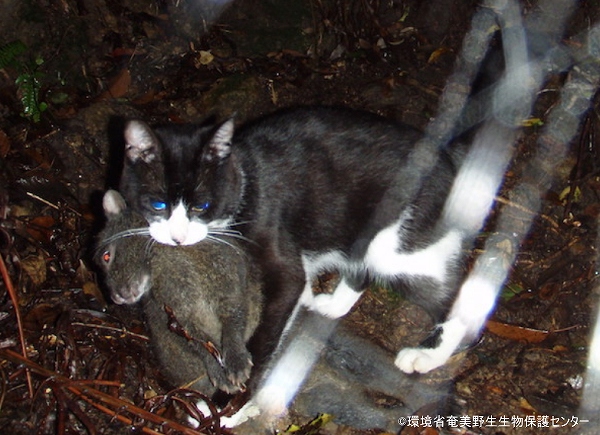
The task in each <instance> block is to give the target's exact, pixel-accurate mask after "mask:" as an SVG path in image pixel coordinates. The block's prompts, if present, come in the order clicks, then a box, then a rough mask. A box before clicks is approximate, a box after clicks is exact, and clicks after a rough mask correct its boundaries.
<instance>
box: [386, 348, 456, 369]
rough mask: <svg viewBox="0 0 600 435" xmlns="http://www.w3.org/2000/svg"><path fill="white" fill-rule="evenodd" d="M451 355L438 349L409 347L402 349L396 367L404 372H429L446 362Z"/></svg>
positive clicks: (395, 362)
mask: <svg viewBox="0 0 600 435" xmlns="http://www.w3.org/2000/svg"><path fill="white" fill-rule="evenodd" d="M448 358H449V355H446V354H445V352H442V351H440V349H439V348H437V349H423V348H419V347H409V348H406V349H402V350H401V351H400V352H399V353H398V356H397V357H396V361H394V364H396V367H398V368H399V369H400V370H402V371H403V372H404V373H415V372H416V373H427V372H430V371H431V370H433V369H435V368H438V367H440V366H442V365H444V364H445V363H446V361H447V360H448Z"/></svg>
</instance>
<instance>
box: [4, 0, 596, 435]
mask: <svg viewBox="0 0 600 435" xmlns="http://www.w3.org/2000/svg"><path fill="white" fill-rule="evenodd" d="M209 3H210V2H209V1H208V0H205V1H203V2H198V3H194V2H186V1H183V0H181V1H175V0H154V1H141V0H127V1H123V2H121V1H115V0H77V1H75V0H72V1H71V0H56V1H47V0H25V1H16V0H9V1H5V2H3V4H2V6H1V8H2V16H1V17H0V26H1V28H2V31H1V33H0V35H1V38H0V72H1V74H0V114H1V115H2V117H1V118H0V216H1V218H2V220H1V221H0V252H1V254H2V259H3V264H4V265H5V269H6V273H3V280H1V281H0V374H1V375H2V379H1V381H0V432H1V433H12V434H32V433H38V434H74V433H77V434H79V433H89V434H94V433H104V434H112V433H115V434H122V433H186V432H185V431H186V429H184V428H182V427H179V426H176V424H177V422H179V424H182V422H184V421H185V420H182V419H181V409H182V407H184V406H183V405H181V403H185V402H186V401H189V400H191V399H190V398H191V397H196V396H195V395H194V394H195V393H191V392H189V391H184V390H181V391H177V390H176V391H175V392H169V390H168V389H167V387H166V384H165V382H164V379H163V377H162V375H161V373H160V367H158V365H157V364H156V362H155V361H154V360H153V358H152V356H151V353H150V349H149V344H148V337H147V333H146V332H145V329H144V324H143V321H142V318H141V316H140V313H139V310H138V309H137V308H136V307H124V306H115V305H114V304H112V303H110V301H108V300H107V299H106V297H105V296H104V295H103V292H102V289H101V288H100V286H99V285H98V280H97V277H96V274H95V272H94V270H93V268H92V266H91V262H90V252H91V249H92V248H91V246H92V242H93V235H94V234H95V232H96V231H97V229H98V221H99V219H98V217H99V216H100V215H101V213H100V211H99V199H100V198H101V194H102V192H103V191H104V190H105V189H106V188H108V187H116V183H117V177H118V175H117V174H118V168H117V167H116V163H115V156H117V155H118V150H116V149H115V145H114V144H115V143H120V141H119V140H118V136H119V134H120V130H119V128H120V127H121V126H122V122H123V119H126V118H131V117H141V118H143V119H145V120H147V121H149V122H164V121H170V122H186V121H197V120H199V119H202V118H204V117H205V116H207V115H209V114H215V115H216V116H217V117H219V118H224V117H228V116H232V115H234V114H235V117H236V120H237V121H238V122H242V121H244V120H245V119H248V118H252V117H254V116H257V115H259V114H263V113H268V112H271V111H273V110H275V109H276V108H279V107H286V106H290V105H298V104H313V103H318V104H333V105H344V106H350V107H354V108H360V109H366V110H369V111H372V112H376V113H379V114H382V115H385V116H387V117H390V118H392V119H397V120H399V121H402V122H406V123H408V124H411V125H413V126H416V127H418V128H421V129H424V128H425V127H426V126H427V125H428V123H429V122H430V120H431V118H432V117H434V116H435V114H436V110H437V106H438V102H439V98H440V96H441V94H442V91H443V89H444V87H445V84H446V80H447V78H448V76H449V75H450V74H451V73H452V71H453V68H454V63H455V60H456V56H457V53H459V52H460V49H461V45H462V42H463V38H464V35H465V33H466V32H467V31H468V29H469V26H470V22H471V18H472V16H473V14H474V12H475V8H476V7H477V5H478V4H479V2H475V1H468V2H460V4H458V5H456V4H454V3H455V2H452V1H450V0H437V1H433V2H419V1H417V0H397V1H396V0H394V1H377V0H341V1H340V0H337V1H333V0H331V1H327V0H295V1H286V2H278V1H275V0H262V1H256V0H245V1H239V2H235V3H233V4H232V5H229V7H227V8H225V10H224V11H223V13H222V14H219V11H218V10H216V9H217V8H216V7H215V6H212V8H213V9H210V10H208V9H206V8H207V7H208V6H207V5H208V4H209ZM202 6H204V8H202ZM521 6H522V9H523V15H524V16H525V17H528V16H531V15H532V14H534V13H536V11H538V9H539V8H538V7H537V6H536V4H535V2H521ZM201 12H202V13H201ZM599 19H600V7H599V6H598V4H597V2H596V1H595V0H583V1H580V2H578V8H577V10H576V11H575V13H574V14H573V16H572V18H571V19H570V20H569V22H568V25H567V30H566V33H565V35H564V36H563V37H562V38H561V42H562V43H563V44H565V45H566V46H576V45H577V44H580V42H578V41H579V40H578V39H577V38H576V35H578V34H580V32H585V31H586V30H588V29H589V28H590V27H591V26H592V25H593V23H597V22H598V20H599ZM211 21H212V22H213V24H214V25H210V23H211ZM568 78H569V74H567V73H564V72H557V73H556V74H553V75H551V76H550V77H549V79H548V80H547V81H546V82H545V84H544V86H543V88H542V90H541V91H540V92H539V94H538V95H539V100H538V101H537V103H536V105H535V106H534V109H533V112H532V115H531V117H530V118H529V119H530V120H531V122H529V123H527V124H526V125H525V126H524V127H523V128H522V136H521V137H520V138H519V140H518V143H517V144H516V146H515V154H514V158H513V162H512V164H511V166H510V168H509V170H508V171H507V173H506V175H505V184H504V186H503V188H502V190H501V191H500V192H499V194H498V201H497V203H496V206H495V208H494V210H493V211H492V213H491V217H490V219H489V222H488V224H487V225H486V228H485V230H484V231H483V232H482V235H481V237H480V238H478V240H477V241H476V243H475V246H474V248H473V251H472V257H473V258H477V256H478V255H480V254H481V251H482V250H483V247H484V243H485V240H486V238H487V237H489V236H490V235H498V231H497V230H496V228H495V219H496V218H497V216H498V215H499V214H500V213H513V214H521V215H523V216H526V217H527V219H528V218H531V217H535V219H534V221H533V222H534V223H533V227H532V230H531V231H530V232H529V235H528V237H527V238H526V240H525V241H524V242H523V244H522V245H521V246H520V249H519V252H518V253H517V255H516V260H515V262H514V264H513V265H512V268H511V273H510V276H509V279H508V280H507V282H506V283H505V287H504V289H503V292H502V294H501V297H500V299H499V301H498V305H497V308H496V310H495V313H494V314H493V315H492V317H491V321H490V322H489V323H488V325H487V327H486V329H485V330H484V332H483V334H482V337H481V339H480V340H479V341H478V342H477V343H476V344H474V345H473V346H472V347H471V348H470V349H468V350H465V351H463V352H461V353H460V354H458V355H456V356H455V357H453V359H452V361H451V362H450V363H449V364H448V365H447V366H446V367H443V368H441V369H438V370H435V371H434V372H432V373H431V374H428V375H423V376H421V377H420V378H419V381H420V382H423V383H426V384H428V385H432V386H438V387H439V388H440V390H441V391H442V392H443V395H444V397H445V398H446V401H445V403H446V404H447V408H446V410H447V412H449V413H451V414H453V415H457V416H458V415H467V416H484V417H486V418H487V417H488V416H494V417H497V418H500V417H501V416H508V418H509V419H510V418H511V417H513V416H521V417H523V418H525V416H539V417H542V416H548V417H552V418H555V419H556V420H555V421H554V422H555V423H556V425H558V426H561V427H559V428H552V429H547V428H543V427H541V426H538V425H537V423H536V425H535V427H525V426H526V425H525V424H523V427H514V425H513V424H512V423H511V424H507V425H504V426H507V427H504V426H503V425H502V424H501V422H502V420H497V422H496V425H495V426H494V425H492V424H491V423H490V424H486V425H484V427H469V426H468V425H466V424H460V425H459V424H457V425H456V427H453V428H452V427H445V428H444V429H435V428H425V427H421V428H411V427H406V428H401V427H400V426H398V431H400V430H402V433H403V434H428V435H430V434H436V433H460V434H479V433H481V434H519V435H521V434H535V433H557V434H563V433H579V432H581V433H590V434H591V433H598V432H600V429H597V427H598V424H599V423H600V422H599V421H595V422H594V421H591V422H577V420H576V418H575V417H578V416H579V415H580V414H579V413H578V411H579V409H578V408H579V405H580V400H581V395H582V390H583V383H584V377H585V373H586V365H587V356H588V349H589V343H590V332H591V328H592V324H593V319H594V316H595V310H596V307H597V302H598V291H597V287H596V276H597V272H596V266H595V260H596V245H597V221H598V213H599V211H600V205H599V202H600V201H599V199H600V197H599V194H600V172H599V169H600V157H599V155H598V153H599V151H598V145H599V144H598V141H597V139H596V134H597V133H596V132H597V131H600V130H599V129H600V122H599V109H600V106H599V105H598V98H597V97H596V98H594V99H593V100H592V109H591V110H590V111H588V112H587V113H586V115H585V116H584V119H582V120H581V128H580V129H579V131H578V133H577V134H576V136H575V138H574V140H573V141H572V142H571V143H570V145H569V151H568V153H567V155H566V157H565V158H564V159H561V162H560V164H559V165H557V166H556V167H555V168H554V169H555V170H554V176H553V179H552V183H551V188H550V190H549V191H548V192H545V193H544V195H543V197H542V198H541V199H542V201H541V211H540V212H539V213H538V212H537V211H535V210H528V209H527V207H525V206H523V205H522V204H518V203H515V202H513V201H512V200H510V199H509V198H510V195H509V192H510V191H511V189H512V188H513V187H514V186H515V185H518V184H519V182H520V180H522V179H523V178H524V177H527V176H528V175H529V172H530V171H531V167H528V163H529V162H530V161H531V158H532V156H534V155H535V152H536V149H537V147H538V146H539V142H538V140H539V138H540V135H541V134H542V129H543V125H544V121H546V119H547V117H548V114H549V113H550V112H551V110H552V108H553V107H555V105H556V104H557V101H558V93H559V91H560V89H561V87H562V85H563V84H564V83H565V81H566V80H568ZM10 287H12V288H13V290H11V291H9V290H10V289H9V288H10ZM11 293H13V295H12V296H11ZM15 300H17V301H18V310H15ZM17 314H19V315H20V316H19V317H20V318H19V319H17ZM344 322H345V323H346V324H347V325H349V327H350V328H352V329H353V330H354V331H355V332H356V334H358V335H360V336H362V337H366V338H368V339H370V340H372V341H373V342H374V343H376V344H378V345H380V346H381V347H382V348H384V349H386V350H388V351H390V352H397V350H398V349H399V348H401V347H404V346H407V345H408V346H410V345H415V344H417V343H418V342H419V341H420V340H422V339H424V338H425V336H426V335H427V332H428V330H429V329H430V328H431V326H432V324H431V322H430V321H429V320H428V318H427V316H426V315H424V313H423V312H422V311H421V309H420V308H418V307H416V306H414V305H411V304H409V303H408V302H406V301H403V300H402V299H400V298H398V297H397V296H395V295H393V294H390V293H389V292H387V291H386V290H384V289H379V288H373V289H371V290H370V291H369V292H367V294H366V295H365V296H364V297H363V298H362V299H361V301H360V302H359V304H358V305H357V306H356V307H355V308H354V309H353V311H352V312H351V314H350V315H349V316H347V318H346V319H345V320H344ZM19 324H20V325H21V326H19ZM22 343H25V344H24V345H23V344H22ZM22 346H24V348H23V347H22ZM22 355H26V357H23V356H22ZM449 385H450V387H449ZM431 406H432V407H430V408H427V407H426V408H424V409H420V410H416V411H415V415H417V414H418V415H421V416H426V415H428V414H429V415H433V414H432V410H433V409H436V408H435V406H439V404H432V405H431ZM311 417H313V416H298V415H294V414H293V413H292V415H291V416H290V418H289V419H286V420H285V421H284V422H282V423H281V428H282V429H285V427H286V426H287V425H288V424H289V423H291V422H292V421H293V422H295V423H297V424H300V425H302V424H305V423H307V422H309V421H310V419H311ZM398 417H399V418H400V417H403V416H402V415H398ZM167 420H168V421H175V422H176V423H174V424H175V425H171V426H169V425H166V426H165V425H164V423H161V421H162V422H164V421H167ZM509 421H510V420H509ZM498 422H500V423H498ZM488 423H489V421H488ZM133 427H135V428H133ZM150 428H152V429H150ZM151 430H153V431H155V432H152V431H151ZM178 430H179V431H178ZM302 430H303V431H298V432H295V433H323V434H338V435H339V434H367V433H378V432H377V431H369V432H366V431H358V430H356V429H352V428H348V427H342V426H337V425H336V424H335V423H328V424H326V425H325V426H324V427H322V428H319V429H316V430H314V431H313V432H311V431H310V429H308V428H303V429H302ZM233 432H234V433H236V432H235V431H233ZM187 433H197V432H194V431H191V430H189V429H187ZM205 433H219V429H218V428H214V427H208V428H206V429H205ZM221 433H228V432H227V431H225V430H223V432H221ZM290 433H291V432H290Z"/></svg>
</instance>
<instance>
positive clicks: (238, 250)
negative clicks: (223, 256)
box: [206, 234, 243, 254]
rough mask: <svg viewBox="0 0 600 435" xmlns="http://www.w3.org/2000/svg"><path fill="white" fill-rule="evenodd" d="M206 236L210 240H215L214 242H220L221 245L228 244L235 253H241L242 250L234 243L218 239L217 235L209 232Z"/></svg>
mask: <svg viewBox="0 0 600 435" xmlns="http://www.w3.org/2000/svg"><path fill="white" fill-rule="evenodd" d="M206 238H207V239H208V240H210V241H213V242H216V243H221V244H223V245H226V246H229V247H230V248H232V249H233V250H234V251H235V252H236V253H237V254H243V251H242V250H241V249H240V248H239V247H237V246H236V245H234V244H233V243H229V242H228V241H226V240H223V239H220V238H219V237H215V236H213V235H211V234H209V235H208V236H206Z"/></svg>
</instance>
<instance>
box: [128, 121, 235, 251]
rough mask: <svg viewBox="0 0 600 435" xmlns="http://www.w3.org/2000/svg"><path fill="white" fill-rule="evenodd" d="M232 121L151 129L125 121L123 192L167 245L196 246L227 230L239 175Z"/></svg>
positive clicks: (155, 233)
mask: <svg viewBox="0 0 600 435" xmlns="http://www.w3.org/2000/svg"><path fill="white" fill-rule="evenodd" d="M233 131H234V123H233V120H231V119H230V120H228V121H226V122H224V123H222V124H218V125H213V124H200V125H197V124H183V125H166V126H162V127H156V128H151V127H149V126H148V125H147V124H146V123H144V122H143V121H139V120H132V121H129V122H128V123H127V124H126V127H125V131H124V137H125V143H126V148H125V162H124V167H123V176H122V179H121V185H120V190H121V192H122V193H123V195H124V196H125V199H126V201H127V203H128V204H129V206H130V207H131V208H132V209H134V210H135V211H137V212H139V213H140V214H142V215H143V216H144V217H145V218H146V220H147V221H148V224H149V228H150V235H151V236H152V238H154V239H155V240H156V241H158V242H159V243H163V244H167V245H193V244H195V243H197V242H199V241H201V240H204V239H205V238H206V237H207V236H208V234H209V233H210V232H211V230H213V229H215V230H219V229H223V228H226V227H227V226H228V224H229V223H230V220H231V219H232V215H233V213H234V212H235V210H236V208H237V206H238V202H239V194H240V193H239V190H240V189H241V178H242V177H241V173H240V172H239V170H238V169H237V168H236V165H235V164H234V163H233V159H232V158H231V156H230V154H231V140H232V137H233Z"/></svg>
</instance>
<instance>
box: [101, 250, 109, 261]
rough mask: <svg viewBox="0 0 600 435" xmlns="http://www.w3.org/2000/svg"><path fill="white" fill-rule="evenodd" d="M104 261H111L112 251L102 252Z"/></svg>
mask: <svg viewBox="0 0 600 435" xmlns="http://www.w3.org/2000/svg"><path fill="white" fill-rule="evenodd" d="M102 261H104V262H105V263H108V262H110V251H105V252H104V254H102Z"/></svg>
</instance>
